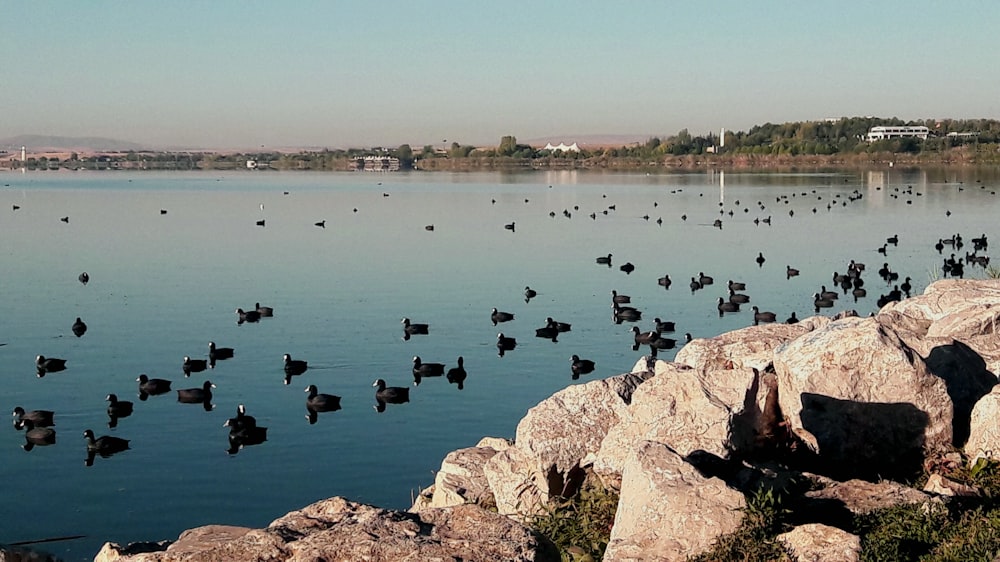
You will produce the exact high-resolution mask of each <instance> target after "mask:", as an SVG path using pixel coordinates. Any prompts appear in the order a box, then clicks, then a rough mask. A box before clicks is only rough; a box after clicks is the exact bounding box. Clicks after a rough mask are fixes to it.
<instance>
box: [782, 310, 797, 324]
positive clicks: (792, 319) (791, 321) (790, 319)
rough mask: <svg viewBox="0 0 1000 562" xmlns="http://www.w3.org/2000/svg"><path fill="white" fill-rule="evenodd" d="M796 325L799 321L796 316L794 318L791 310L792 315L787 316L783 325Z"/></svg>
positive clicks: (793, 312)
mask: <svg viewBox="0 0 1000 562" xmlns="http://www.w3.org/2000/svg"><path fill="white" fill-rule="evenodd" d="M798 323H799V319H798V317H797V316H795V311H794V310H793V311H792V315H791V316H789V317H788V319H787V320H785V324H798Z"/></svg>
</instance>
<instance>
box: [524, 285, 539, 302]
mask: <svg viewBox="0 0 1000 562" xmlns="http://www.w3.org/2000/svg"><path fill="white" fill-rule="evenodd" d="M537 296H538V292H536V291H535V290H534V289H532V288H531V287H525V288H524V302H528V301H530V300H531V299H533V298H535V297H537Z"/></svg>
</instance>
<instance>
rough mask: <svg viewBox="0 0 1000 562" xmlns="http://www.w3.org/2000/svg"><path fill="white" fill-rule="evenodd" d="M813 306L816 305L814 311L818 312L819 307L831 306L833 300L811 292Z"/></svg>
mask: <svg viewBox="0 0 1000 562" xmlns="http://www.w3.org/2000/svg"><path fill="white" fill-rule="evenodd" d="M813 306H814V307H816V311H817V312H819V309H821V308H830V307H832V306H833V300H831V299H825V298H823V297H822V296H821V295H820V294H819V293H813Z"/></svg>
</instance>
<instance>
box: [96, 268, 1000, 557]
mask: <svg viewBox="0 0 1000 562" xmlns="http://www.w3.org/2000/svg"><path fill="white" fill-rule="evenodd" d="M998 323H1000V281H997V280H985V281H977V280H944V281H938V282H935V283H933V284H931V285H930V286H929V287H928V288H927V290H926V291H925V292H924V294H923V295H920V296H916V297H913V298H911V299H907V300H904V301H902V302H898V303H892V304H889V305H887V306H886V307H884V308H883V309H882V310H881V311H880V312H879V313H878V314H876V315H874V316H872V317H867V318H859V317H857V316H855V315H852V314H841V315H839V316H838V317H835V318H832V319H831V318H827V317H822V316H815V317H812V318H808V319H804V320H803V321H802V322H800V323H798V324H794V325H785V324H771V325H762V326H755V327H749V328H744V329H741V330H736V331H734V332H729V333H726V334H722V335H720V336H717V337H714V338H707V339H698V340H694V341H692V342H690V343H689V344H687V345H686V346H685V347H684V348H683V349H682V350H681V351H679V352H678V354H677V356H676V358H675V360H674V361H673V362H665V361H659V360H651V359H648V358H643V359H641V360H640V361H638V362H637V363H636V365H635V367H634V368H633V370H632V372H631V373H626V374H623V375H618V376H615V377H610V378H608V379H604V380H597V381H593V382H590V383H587V384H582V385H576V386H571V387H568V388H566V389H564V390H562V391H559V392H557V393H556V394H554V395H553V396H551V397H550V398H548V399H546V400H543V401H542V402H541V403H539V404H538V405H537V406H535V407H534V408H532V409H531V410H529V411H528V413H527V414H526V415H525V417H524V418H523V419H522V420H521V422H520V423H519V424H518V426H517V430H516V435H515V437H514V439H513V440H512V441H509V440H506V439H499V438H484V439H483V440H482V441H480V442H479V443H478V444H477V445H476V446H474V447H470V448H466V449H460V450H457V451H454V452H452V453H450V454H449V455H447V457H446V458H445V459H444V461H443V462H442V465H441V469H440V470H439V471H438V473H437V475H436V479H435V483H434V485H433V486H431V487H429V488H428V489H427V490H425V491H424V492H423V493H421V494H420V496H419V497H418V498H417V500H416V502H415V503H414V505H413V507H412V508H411V509H410V510H409V511H408V512H401V511H391V510H384V509H380V508H377V507H373V506H367V505H363V504H358V503H355V502H351V501H349V500H346V499H344V498H331V499H328V500H323V501H320V502H317V503H315V504H312V505H310V506H307V507H305V508H303V509H302V510H299V511H294V512H292V513H289V514H287V515H285V516H283V517H281V518H279V519H277V520H275V521H274V522H272V523H271V524H270V525H269V526H268V527H267V528H265V529H247V528H238V527H222V526H208V527H200V528H197V529H192V530H190V531H187V532H185V533H184V534H182V535H181V537H180V538H179V539H178V540H177V541H173V542H171V541H163V542H159V543H136V544H131V545H128V546H125V547H122V546H119V545H116V544H113V543H107V544H105V545H104V548H103V549H102V550H101V552H100V553H99V554H98V555H97V557H96V558H95V560H97V561H112V560H126V561H170V560H206V561H207V560H289V561H292V560H294V561H306V560H309V561H313V560H524V561H529V560H530V561H549V560H553V561H555V560H559V559H560V557H559V553H558V551H557V549H556V548H555V547H554V545H552V544H551V543H550V542H549V541H548V540H547V539H545V538H543V537H540V536H538V535H537V534H536V533H534V532H533V531H531V529H530V528H529V527H528V526H526V524H525V523H526V522H527V521H529V520H530V518H531V516H533V515H535V514H537V513H540V512H541V511H543V510H544V509H545V506H546V505H547V503H548V502H549V501H550V500H551V499H553V498H558V497H568V496H571V495H573V494H575V493H576V492H577V491H578V490H579V489H580V488H581V486H583V485H584V484H585V483H589V484H591V485H599V486H603V487H606V488H610V489H613V490H616V491H617V492H618V493H619V494H620V500H619V504H618V510H617V513H616V516H615V522H614V526H613V528H612V531H611V539H610V543H609V545H608V548H607V551H606V553H605V556H604V560H605V561H625V560H663V561H674V560H685V559H686V558H687V557H689V556H693V555H697V554H699V553H702V552H705V551H706V550H708V549H709V548H710V547H711V546H712V544H713V542H714V541H715V540H716V539H717V538H718V537H720V536H722V535H725V534H727V533H731V532H733V531H735V530H736V529H737V528H738V527H739V526H740V525H741V521H742V519H743V517H744V513H745V511H744V508H746V506H747V497H748V496H749V495H751V494H753V493H755V492H758V491H760V490H780V491H782V493H785V494H790V495H791V496H792V497H793V498H794V502H793V503H792V504H791V506H790V507H791V509H793V510H795V512H796V513H797V514H798V517H797V519H798V523H797V525H796V526H795V527H794V529H793V530H791V531H790V532H788V533H785V534H783V535H781V537H779V538H780V540H781V541H782V542H783V544H785V546H786V547H787V549H788V551H789V552H790V553H793V556H794V558H793V559H797V560H817V559H824V560H831V559H836V560H858V559H859V553H860V542H859V539H858V537H857V536H855V535H852V534H850V533H848V532H847V531H846V530H844V529H842V528H841V527H844V525H843V524H842V522H843V520H844V518H845V517H849V516H850V515H851V514H857V513H865V512H867V511H871V510H872V509H876V508H881V507H888V506H894V505H904V504H914V503H915V504H921V505H927V506H933V505H939V504H942V503H947V502H949V501H951V498H954V497H961V496H967V495H974V494H977V493H979V491H978V490H977V489H975V488H974V487H970V486H966V485H962V484H959V483H957V482H953V481H951V480H949V479H948V478H947V477H946V476H945V474H946V472H947V470H946V469H947V468H948V467H952V468H953V467H954V466H955V465H956V464H958V463H961V462H963V457H962V454H961V453H962V452H964V454H965V457H966V458H967V459H969V462H975V460H976V459H978V458H980V457H984V458H992V459H995V460H1000V453H997V451H1000V424H998V423H997V422H996V420H997V419H998V413H1000V390H998V388H1000V387H996V383H997V377H996V375H995V373H997V372H1000V371H998V369H1000V338H998V335H997V327H998ZM920 473H929V474H930V478H929V479H928V480H927V484H926V486H924V489H923V490H917V489H914V488H910V487H907V486H905V485H903V484H901V483H900V482H902V481H911V480H912V477H913V476H915V475H918V474H920ZM484 505H486V506H490V507H491V508H492V507H493V506H495V510H494V509H486V508H484V507H482V506H484ZM838 524H839V525H838Z"/></svg>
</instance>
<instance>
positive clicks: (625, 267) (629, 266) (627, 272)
mask: <svg viewBox="0 0 1000 562" xmlns="http://www.w3.org/2000/svg"><path fill="white" fill-rule="evenodd" d="M618 269H620V270H622V271H624V272H625V275H631V274H632V272H633V271H635V266H634V265H632V263H631V262H625V265H622V266H621V267H619V268H618Z"/></svg>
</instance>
